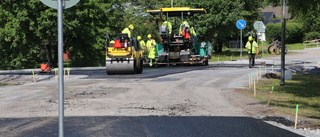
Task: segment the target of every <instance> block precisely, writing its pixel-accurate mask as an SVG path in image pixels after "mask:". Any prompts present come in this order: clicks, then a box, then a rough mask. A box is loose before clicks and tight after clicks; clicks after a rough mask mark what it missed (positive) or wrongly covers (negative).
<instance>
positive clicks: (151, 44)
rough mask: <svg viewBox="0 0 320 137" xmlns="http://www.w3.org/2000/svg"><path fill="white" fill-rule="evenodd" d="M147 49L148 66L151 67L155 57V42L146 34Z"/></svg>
mask: <svg viewBox="0 0 320 137" xmlns="http://www.w3.org/2000/svg"><path fill="white" fill-rule="evenodd" d="M146 46H147V49H148V53H149V54H148V58H149V65H150V67H152V65H153V62H154V59H155V57H156V41H155V40H154V39H153V38H152V36H151V34H148V41H147V45H146Z"/></svg>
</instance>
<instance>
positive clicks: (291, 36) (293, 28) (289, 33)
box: [266, 23, 304, 43]
mask: <svg viewBox="0 0 320 137" xmlns="http://www.w3.org/2000/svg"><path fill="white" fill-rule="evenodd" d="M281 29H282V24H281V23H276V24H273V23H269V24H267V26H266V39H267V41H269V42H272V41H274V40H279V41H280V40H281ZM303 37H304V32H303V27H302V25H301V24H300V23H286V43H301V42H303Z"/></svg>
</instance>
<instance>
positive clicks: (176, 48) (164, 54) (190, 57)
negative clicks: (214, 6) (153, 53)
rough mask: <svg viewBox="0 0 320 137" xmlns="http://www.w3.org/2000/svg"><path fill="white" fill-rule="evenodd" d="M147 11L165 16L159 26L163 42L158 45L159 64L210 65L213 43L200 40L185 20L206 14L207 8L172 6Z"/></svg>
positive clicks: (154, 14)
mask: <svg viewBox="0 0 320 137" xmlns="http://www.w3.org/2000/svg"><path fill="white" fill-rule="evenodd" d="M147 12H148V13H150V14H151V15H153V16H156V15H158V16H160V17H161V18H162V17H163V16H165V22H164V23H162V24H161V25H160V27H159V35H160V36H161V43H158V44H157V47H156V48H157V54H158V56H157V59H156V61H157V63H158V64H187V65H208V61H209V60H210V59H211V55H212V45H211V44H210V42H198V39H197V35H196V33H195V32H196V31H195V28H194V27H193V25H192V26H191V25H189V24H188V23H187V22H186V21H185V20H184V19H185V17H188V16H194V15H195V14H205V13H206V10H205V9H203V8H189V7H170V8H160V9H159V10H147ZM169 18H171V21H172V18H173V19H174V23H171V22H170V21H169ZM177 20H178V21H177ZM177 22H179V23H177ZM193 23H196V21H193Z"/></svg>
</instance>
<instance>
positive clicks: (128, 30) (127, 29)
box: [121, 24, 134, 38]
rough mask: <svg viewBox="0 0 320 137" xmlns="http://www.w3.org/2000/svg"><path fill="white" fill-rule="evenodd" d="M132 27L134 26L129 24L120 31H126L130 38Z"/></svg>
mask: <svg viewBox="0 0 320 137" xmlns="http://www.w3.org/2000/svg"><path fill="white" fill-rule="evenodd" d="M133 28H134V26H133V25H132V24H130V25H129V26H128V28H124V29H123V30H122V32H121V33H127V34H128V37H129V38H130V37H131V31H132V30H133Z"/></svg>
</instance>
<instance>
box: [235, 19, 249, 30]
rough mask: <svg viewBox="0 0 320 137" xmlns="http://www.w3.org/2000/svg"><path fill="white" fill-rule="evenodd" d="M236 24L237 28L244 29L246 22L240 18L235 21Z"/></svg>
mask: <svg viewBox="0 0 320 137" xmlns="http://www.w3.org/2000/svg"><path fill="white" fill-rule="evenodd" d="M236 26H237V28H238V29H244V28H245V27H246V26H247V23H246V21H245V20H243V19H240V20H238V21H237V23H236Z"/></svg>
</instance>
